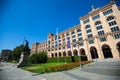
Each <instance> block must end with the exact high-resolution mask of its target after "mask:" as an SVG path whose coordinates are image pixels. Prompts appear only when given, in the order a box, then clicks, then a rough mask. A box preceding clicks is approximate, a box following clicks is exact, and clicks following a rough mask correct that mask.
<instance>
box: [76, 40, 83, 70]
mask: <svg viewBox="0 0 120 80" xmlns="http://www.w3.org/2000/svg"><path fill="white" fill-rule="evenodd" d="M76 45H77V46H78V56H79V59H80V70H81V69H82V64H81V54H80V51H79V45H80V41H77V42H76Z"/></svg>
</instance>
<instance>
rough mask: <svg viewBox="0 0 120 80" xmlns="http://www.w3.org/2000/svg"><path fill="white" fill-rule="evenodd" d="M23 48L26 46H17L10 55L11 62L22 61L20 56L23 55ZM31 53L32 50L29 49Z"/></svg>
mask: <svg viewBox="0 0 120 80" xmlns="http://www.w3.org/2000/svg"><path fill="white" fill-rule="evenodd" d="M23 47H24V45H22V44H21V45H20V46H16V47H15V48H14V49H13V51H12V52H11V54H10V55H9V60H10V61H11V60H15V61H17V62H18V61H19V59H20V55H21V52H22V51H23ZM29 51H30V48H29Z"/></svg>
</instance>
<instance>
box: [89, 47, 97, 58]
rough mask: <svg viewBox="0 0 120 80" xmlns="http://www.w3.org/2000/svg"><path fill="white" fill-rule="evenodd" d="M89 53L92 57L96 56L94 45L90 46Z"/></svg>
mask: <svg viewBox="0 0 120 80" xmlns="http://www.w3.org/2000/svg"><path fill="white" fill-rule="evenodd" d="M90 53H91V57H92V59H95V58H98V53H97V50H96V48H95V47H91V48H90Z"/></svg>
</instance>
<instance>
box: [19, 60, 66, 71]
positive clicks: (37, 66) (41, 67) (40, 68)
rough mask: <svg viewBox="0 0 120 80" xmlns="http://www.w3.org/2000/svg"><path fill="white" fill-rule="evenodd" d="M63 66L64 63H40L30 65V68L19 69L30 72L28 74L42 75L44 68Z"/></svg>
mask: <svg viewBox="0 0 120 80" xmlns="http://www.w3.org/2000/svg"><path fill="white" fill-rule="evenodd" d="M61 64H65V63H64V62H59V64H58V62H49V63H41V64H32V65H31V66H24V67H21V69H24V70H27V71H30V72H35V73H44V72H45V68H48V67H50V66H56V65H61Z"/></svg>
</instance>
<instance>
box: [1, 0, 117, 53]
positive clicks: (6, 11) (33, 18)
mask: <svg viewBox="0 0 120 80" xmlns="http://www.w3.org/2000/svg"><path fill="white" fill-rule="evenodd" d="M118 1H119V0H118ZM109 2H110V0H0V51H1V50H2V49H13V48H15V47H16V46H18V45H20V44H22V43H23V39H24V37H25V38H26V39H27V40H28V41H29V43H30V47H31V45H32V44H33V43H35V42H43V41H46V40H47V35H48V33H50V32H52V33H54V34H55V33H56V27H58V29H59V32H61V31H63V30H66V29H68V28H70V27H73V26H74V25H77V24H79V17H82V16H84V15H86V14H87V13H88V12H90V11H91V5H94V7H95V8H97V7H101V6H103V5H105V4H108V3H109Z"/></svg>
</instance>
